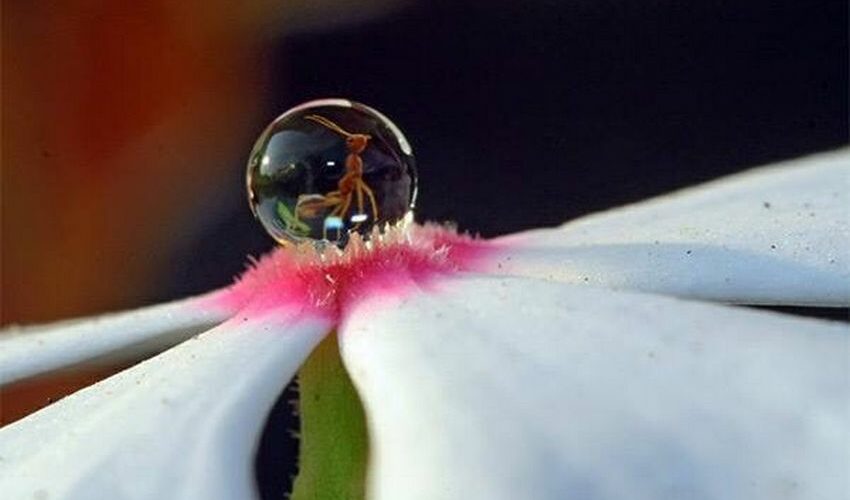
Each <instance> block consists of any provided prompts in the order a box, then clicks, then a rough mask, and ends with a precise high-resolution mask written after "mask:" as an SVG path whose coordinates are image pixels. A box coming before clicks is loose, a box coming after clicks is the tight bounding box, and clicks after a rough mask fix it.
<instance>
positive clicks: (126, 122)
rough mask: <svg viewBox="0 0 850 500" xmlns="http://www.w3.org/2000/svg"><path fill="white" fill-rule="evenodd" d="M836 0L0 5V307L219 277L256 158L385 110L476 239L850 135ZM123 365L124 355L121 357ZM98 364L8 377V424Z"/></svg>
mask: <svg viewBox="0 0 850 500" xmlns="http://www.w3.org/2000/svg"><path fill="white" fill-rule="evenodd" d="M847 9H848V4H847V2H846V0H821V1H812V2H801V1H782V0H751V1H747V2H739V1H720V0H712V1H704V2H687V3H684V4H683V3H682V2H677V1H673V0H646V1H642V2H634V1H629V0H607V1H600V0H563V1H557V2H555V1H543V0H532V1H528V2H510V1H503V0H489V1H483V0H481V1H473V0H465V1H413V0H407V1H404V0H380V1H365V0H361V1H358V2H352V1H346V0H279V1H272V0H259V1H253V2H238V3H232V2H225V1H223V0H212V1H203V2H202V1H200V0H183V1H178V2H175V1H166V0H146V1H132V2H131V1H97V0H66V1H63V2H30V1H24V0H3V1H2V176H0V185H2V231H1V232H0V237H2V243H1V244H0V250H1V251H2V269H0V271H2V289H0V292H2V303H0V305H2V323H3V324H9V323H17V322H34V321H47V320H52V319H57V318H63V317H68V316H79V315H88V314H92V313H96V312H100V311H106V310H114V309H121V308H129V307H136V306H140V305H144V304H151V303H156V302H160V301H164V300H168V299H172V298H176V297H182V296H185V295H188V294H194V293H200V292H203V291H206V290H209V289H212V288H214V287H220V286H223V285H226V284H227V283H229V282H230V280H231V279H232V277H233V276H234V275H236V274H237V273H239V272H240V271H241V270H242V269H243V267H244V263H245V261H246V255H248V254H253V255H258V254H261V253H263V252H265V251H268V250H269V249H270V248H271V247H272V240H271V239H270V238H268V237H267V236H266V235H265V234H264V233H263V231H262V229H261V228H260V226H259V224H257V223H256V222H255V221H254V220H253V219H252V216H251V213H250V211H249V210H248V205H247V202H246V200H245V195H244V168H245V161H246V159H247V155H248V152H249V151H250V149H251V146H252V143H253V141H254V139H255V138H256V136H257V135H258V134H259V133H260V132H261V131H262V129H263V128H264V127H265V125H266V124H267V123H268V122H270V121H271V120H272V119H273V118H274V117H275V116H277V115H278V114H280V113H282V112H283V111H285V110H286V109H287V108H289V107H291V106H293V105H296V104H298V103H300V102H302V101H305V100H309V99H314V98H320V97H349V98H351V99H354V100H358V101H361V102H364V103H366V104H368V105H370V106H373V107H376V108H378V109H379V110H381V111H383V112H384V113H385V114H387V115H388V116H389V117H390V118H391V119H393V120H394V121H395V122H396V123H397V124H398V125H399V126H400V127H401V128H402V130H404V131H405V133H406V135H407V136H408V138H409V139H410V140H411V142H412V143H413V147H414V152H415V154H416V156H417V164H418V167H419V174H420V198H419V203H418V211H417V217H418V219H419V220H437V221H445V220H451V221H455V222H457V223H458V224H459V226H460V228H461V229H465V230H469V231H471V232H477V233H480V234H482V235H484V236H492V235H497V234H502V233H508V232H513V231H517V230H521V229H525V228H532V227H539V226H546V225H555V224H558V223H561V222H563V221H565V220H567V219H570V218H574V217H577V216H580V215H582V214H585V213H588V212H592V211H596V210H600V209H604V208H607V207H611V206H615V205H620V204H623V203H626V202H632V201H637V200H640V199H642V198H645V197H647V196H651V195H655V194H660V193H663V192H665V191H669V190H671V189H675V188H678V187H682V186H686V185H690V184H693V183H696V182H700V181H704V180H707V179H711V178H714V177H717V176H720V175H724V174H728V173H732V172H735V171H739V170H742V169H746V168H748V167H750V166H754V165H758V164H762V163H767V162H774V161H777V160H781V159H785V158H792V157H795V156H799V155H803V154H807V153H812V152H816V151H821V150H827V149H831V148H835V147H839V146H841V145H843V144H846V143H847V142H848V28H847V19H848V12H847ZM113 368H114V367H113ZM108 372H109V369H103V370H99V371H96V372H92V373H88V372H80V373H75V374H72V375H65V376H64V377H63V378H61V379H53V380H51V381H49V383H47V382H41V383H39V384H35V385H34V384H30V385H26V386H21V387H14V388H12V389H10V390H7V391H4V392H3V393H2V394H0V418H2V421H10V420H13V419H15V418H18V416H20V415H21V414H22V413H23V412H24V411H25V410H24V408H27V407H32V406H33V405H36V406H37V405H43V404H46V401H47V400H48V398H51V397H55V395H56V394H61V393H62V392H63V391H67V390H70V389H71V388H73V387H76V386H78V385H80V384H84V383H87V381H89V380H91V379H92V378H96V377H99V376H103V375H104V374H105V373H108Z"/></svg>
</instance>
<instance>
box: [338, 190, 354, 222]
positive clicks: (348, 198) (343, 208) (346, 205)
mask: <svg viewBox="0 0 850 500" xmlns="http://www.w3.org/2000/svg"><path fill="white" fill-rule="evenodd" d="M350 207H351V193H348V194H347V195H345V201H344V202H343V203H342V205H340V206H339V207H337V208H341V210H340V211H339V213H338V214H337V215H338V216H339V217H340V218H341V219H343V220H344V219H345V214H347V213H348V209H349V208H350Z"/></svg>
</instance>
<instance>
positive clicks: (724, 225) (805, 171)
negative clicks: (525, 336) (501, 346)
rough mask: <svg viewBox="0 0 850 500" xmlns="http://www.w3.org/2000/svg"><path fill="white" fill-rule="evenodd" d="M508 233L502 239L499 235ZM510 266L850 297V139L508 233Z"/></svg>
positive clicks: (841, 302)
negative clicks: (556, 223) (560, 222)
mask: <svg viewBox="0 0 850 500" xmlns="http://www.w3.org/2000/svg"><path fill="white" fill-rule="evenodd" d="M497 241H499V240H497ZM502 241H503V242H506V243H510V245H508V247H509V248H508V249H507V250H506V254H505V255H504V256H503V257H502V259H501V261H500V264H499V267H500V268H501V272H504V273H507V274H519V275H524V276H533V277H539V278H543V279H550V280H557V281H566V282H572V283H583V282H588V283H592V284H597V285H603V286H607V287H613V288H622V289H631V290H642V291H653V292H660V293H665V294H673V295H677V296H682V297H695V298H702V299H709V300H719V301H724V302H736V303H749V304H799V305H829V306H843V307H846V306H848V305H850V250H848V249H850V149H843V150H840V151H837V152H833V153H828V154H821V155H816V156H810V157H806V158H803V159H799V160H794V161H790V162H787V163H783V164H779V165H776V166H774V167H771V168H766V169H758V170H754V171H751V172H748V173H744V174H739V175H735V176H732V177H729V178H726V179H722V180H720V181H716V182H712V183H709V184H706V185H703V186H699V187H696V188H691V189H687V190H683V191H680V192H677V193H674V194H671V195H668V196H663V197H660V198H657V199H653V200H650V201H647V202H644V203H639V204H636V205H632V206H627V207H624V208H620V209H616V210H611V211H608V212H603V213H601V214H597V215H592V216H589V217H586V218H582V219H579V220H577V221H575V222H571V223H568V224H566V225H564V226H562V227H560V228H557V229H549V230H537V231H531V232H528V233H521V234H519V235H514V236H510V237H507V238H503V239H502Z"/></svg>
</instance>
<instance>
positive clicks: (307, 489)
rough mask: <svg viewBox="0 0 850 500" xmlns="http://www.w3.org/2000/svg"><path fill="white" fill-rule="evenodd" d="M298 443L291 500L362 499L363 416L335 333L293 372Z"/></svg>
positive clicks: (365, 450)
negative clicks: (296, 384)
mask: <svg viewBox="0 0 850 500" xmlns="http://www.w3.org/2000/svg"><path fill="white" fill-rule="evenodd" d="M298 381H299V388H300V404H299V409H300V413H301V444H300V452H299V453H300V454H299V459H298V468H299V471H298V476H297V477H296V478H295V485H294V489H293V493H292V497H291V498H292V499H293V500H363V499H365V498H366V460H367V458H368V451H369V449H368V438H367V435H366V417H365V415H364V413H363V406H362V405H361V403H360V398H359V397H358V396H357V393H356V392H355V389H354V385H352V383H351V379H350V378H349V377H348V373H347V372H346V371H345V367H343V365H342V360H341V359H340V357H339V343H338V341H337V334H336V332H331V333H330V334H329V335H328V336H327V338H325V340H323V341H322V343H321V344H319V346H318V347H317V348H316V350H315V351H313V353H312V354H311V355H310V357H309V358H308V359H307V362H306V363H305V364H304V365H303V366H302V367H301V371H300V372H299V377H298Z"/></svg>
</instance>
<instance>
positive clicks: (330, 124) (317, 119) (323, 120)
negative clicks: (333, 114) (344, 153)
mask: <svg viewBox="0 0 850 500" xmlns="http://www.w3.org/2000/svg"><path fill="white" fill-rule="evenodd" d="M304 119H305V120H310V121H312V122H316V123H318V124H320V125H324V126H325V127H327V128H329V129H331V130H333V131H334V132H336V133H338V134H340V135H343V136H345V137H351V136H353V135H357V134H352V133H351V132H349V131H347V130H345V129H344V128H342V127H340V126H339V125H337V124H336V123H334V122H332V121H331V120H329V119H327V118H325V117H324V116H319V115H307V116H305V117H304ZM361 135H363V134H361ZM367 137H368V136H367Z"/></svg>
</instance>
